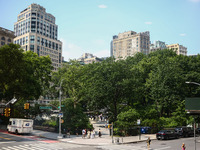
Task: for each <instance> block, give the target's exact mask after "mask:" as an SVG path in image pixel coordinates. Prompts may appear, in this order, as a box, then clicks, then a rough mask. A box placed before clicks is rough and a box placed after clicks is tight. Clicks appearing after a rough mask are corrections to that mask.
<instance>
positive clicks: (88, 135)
mask: <svg viewBox="0 0 200 150" xmlns="http://www.w3.org/2000/svg"><path fill="white" fill-rule="evenodd" d="M90 135H91V131H88V134H87V138H88V139H89V138H90Z"/></svg>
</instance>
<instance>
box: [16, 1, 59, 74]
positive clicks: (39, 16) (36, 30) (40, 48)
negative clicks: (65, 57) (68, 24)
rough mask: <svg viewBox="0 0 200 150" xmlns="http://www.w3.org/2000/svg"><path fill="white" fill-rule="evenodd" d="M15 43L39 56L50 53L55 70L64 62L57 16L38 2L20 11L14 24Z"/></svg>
mask: <svg viewBox="0 0 200 150" xmlns="http://www.w3.org/2000/svg"><path fill="white" fill-rule="evenodd" d="M14 32H15V36H16V38H14V43H15V44H19V45H21V47H22V48H23V49H24V50H25V51H28V50H31V51H33V52H35V53H37V54H38V56H47V55H49V56H50V58H51V61H52V66H53V67H54V69H53V70H54V71H56V70H58V68H59V67H61V64H62V42H61V41H59V40H58V39H57V38H58V26H57V25H56V24H55V17H54V16H53V15H51V14H49V13H46V9H45V8H43V7H42V6H40V5H38V4H31V5H30V6H28V7H27V8H26V9H24V10H23V11H21V12H20V14H19V15H18V17H17V22H16V23H15V24H14Z"/></svg>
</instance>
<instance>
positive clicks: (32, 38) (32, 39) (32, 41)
mask: <svg viewBox="0 0 200 150" xmlns="http://www.w3.org/2000/svg"><path fill="white" fill-rule="evenodd" d="M30 43H35V36H34V35H31V37H30Z"/></svg>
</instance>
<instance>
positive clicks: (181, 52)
mask: <svg viewBox="0 0 200 150" xmlns="http://www.w3.org/2000/svg"><path fill="white" fill-rule="evenodd" d="M167 48H168V49H172V50H174V51H175V52H176V54H177V55H185V56H186V55H187V47H184V46H183V45H179V44H171V45H167Z"/></svg>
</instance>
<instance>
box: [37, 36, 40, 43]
mask: <svg viewBox="0 0 200 150" xmlns="http://www.w3.org/2000/svg"><path fill="white" fill-rule="evenodd" d="M37 44H38V45H40V37H37Z"/></svg>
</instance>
